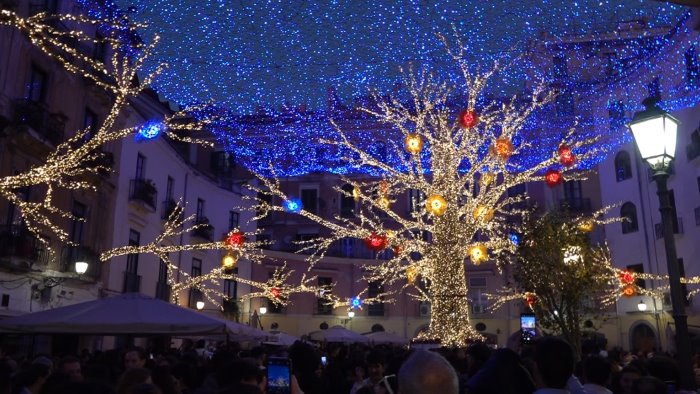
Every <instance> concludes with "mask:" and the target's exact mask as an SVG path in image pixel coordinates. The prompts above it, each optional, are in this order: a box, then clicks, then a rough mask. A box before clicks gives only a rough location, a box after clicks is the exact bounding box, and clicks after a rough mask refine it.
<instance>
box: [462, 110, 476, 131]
mask: <svg viewBox="0 0 700 394" xmlns="http://www.w3.org/2000/svg"><path fill="white" fill-rule="evenodd" d="M458 121H459V125H460V126H462V127H463V128H465V129H471V128H472V127H474V126H476V124H477V123H479V116H478V115H477V114H476V111H474V110H473V109H465V110H464V111H462V112H460V113H459V116H458Z"/></svg>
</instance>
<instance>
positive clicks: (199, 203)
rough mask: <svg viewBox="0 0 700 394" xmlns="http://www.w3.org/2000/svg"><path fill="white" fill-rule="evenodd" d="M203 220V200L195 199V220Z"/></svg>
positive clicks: (198, 221) (199, 221)
mask: <svg viewBox="0 0 700 394" xmlns="http://www.w3.org/2000/svg"><path fill="white" fill-rule="evenodd" d="M203 220H204V200H202V199H201V198H198V199H197V214H196V215H195V221H196V222H197V223H201V222H202V221H203Z"/></svg>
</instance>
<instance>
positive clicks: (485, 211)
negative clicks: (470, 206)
mask: <svg viewBox="0 0 700 394" xmlns="http://www.w3.org/2000/svg"><path fill="white" fill-rule="evenodd" d="M473 214H474V219H476V220H483V221H484V222H489V221H491V219H493V215H494V211H493V209H491V208H486V207H485V206H483V205H479V206H478V207H476V208H474V212H473Z"/></svg>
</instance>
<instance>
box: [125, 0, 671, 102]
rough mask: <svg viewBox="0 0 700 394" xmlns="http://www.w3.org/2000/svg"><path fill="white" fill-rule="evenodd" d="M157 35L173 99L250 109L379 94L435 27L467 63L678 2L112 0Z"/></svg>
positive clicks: (430, 46) (164, 83) (660, 19)
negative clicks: (462, 49) (544, 36)
mask: <svg viewBox="0 0 700 394" xmlns="http://www.w3.org/2000/svg"><path fill="white" fill-rule="evenodd" d="M116 1H117V4H118V5H119V6H121V7H122V9H125V10H129V11H128V13H129V14H130V15H131V16H132V17H133V18H134V19H136V20H137V21H140V22H148V23H150V27H149V29H148V32H147V34H144V36H145V37H148V35H149V34H148V33H156V32H157V33H158V34H160V35H161V36H162V38H163V40H162V43H161V45H160V47H159V50H158V54H159V60H162V61H166V62H167V63H169V64H170V68H169V69H168V70H167V71H166V72H165V73H164V74H163V76H162V77H161V78H160V79H159V80H158V81H157V82H156V83H155V87H156V88H157V89H158V90H159V91H160V92H161V93H163V95H164V96H166V97H167V98H169V99H171V100H173V101H175V102H178V103H180V104H191V103H194V102H201V101H204V100H208V99H211V98H213V99H215V100H217V101H220V102H223V103H224V104H226V105H227V106H228V107H230V108H231V109H233V110H234V111H236V112H239V113H249V112H251V111H253V110H254V109H255V108H256V107H258V106H265V107H274V108H279V107H281V106H282V105H284V104H285V103H288V104H290V105H292V106H294V107H296V106H298V105H300V104H305V105H306V106H307V107H308V108H311V109H316V108H322V107H323V106H324V105H325V102H326V97H327V93H326V91H327V88H328V87H329V86H334V87H336V88H337V89H338V92H339V95H340V97H341V98H343V99H349V98H351V97H353V96H357V95H363V94H366V92H367V89H368V88H369V87H376V88H379V89H390V88H391V86H392V85H393V84H394V83H395V82H396V77H397V70H398V67H399V66H400V65H405V64H407V62H409V61H413V62H414V63H418V64H422V65H428V66H429V67H436V68H440V65H441V63H442V62H443V61H444V56H445V55H444V50H443V49H442V47H441V44H439V42H438V40H437V39H436V37H435V34H436V33H444V34H448V35H449V34H451V29H452V27H451V26H452V25H455V26H456V27H457V29H458V31H459V32H460V34H461V35H462V36H463V37H464V42H465V44H467V45H468V47H469V49H470V51H471V52H472V53H473V54H474V57H475V59H478V58H481V59H484V58H486V57H488V56H491V55H493V54H498V53H500V52H502V51H508V50H510V49H512V48H515V49H516V50H517V49H519V48H522V45H523V44H524V43H525V42H526V40H527V39H528V38H531V37H534V36H536V35H537V34H540V33H541V32H548V33H550V34H554V35H559V36H563V35H565V34H570V33H584V32H590V31H591V30H600V31H603V30H609V29H610V28H614V26H615V24H616V23H617V22H618V21H625V20H631V19H638V18H645V19H646V20H648V21H649V24H650V25H652V26H654V25H666V26H670V25H673V24H675V23H676V22H677V21H678V19H679V17H680V15H681V14H682V12H683V11H684V8H683V7H680V6H673V5H669V4H665V3H660V2H656V1H651V0H647V1H641V0H624V1H622V0H621V1H605V0H603V1H600V0H580V1H573V0H560V1H547V0H545V1H512V0H490V1H474V0H472V1H454V0H448V1H444V0H420V1H419V0H414V1H379V0H325V1H299V0H297V1H294V0H286V1H283V0H281V1H277V0H263V1H257V0H256V1H252V0H240V1H232V0H116Z"/></svg>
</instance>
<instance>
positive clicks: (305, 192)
mask: <svg viewBox="0 0 700 394" xmlns="http://www.w3.org/2000/svg"><path fill="white" fill-rule="evenodd" d="M300 194H301V204H302V205H303V206H304V209H305V210H306V211H308V212H311V213H318V189H316V188H302V189H301V193H300Z"/></svg>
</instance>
